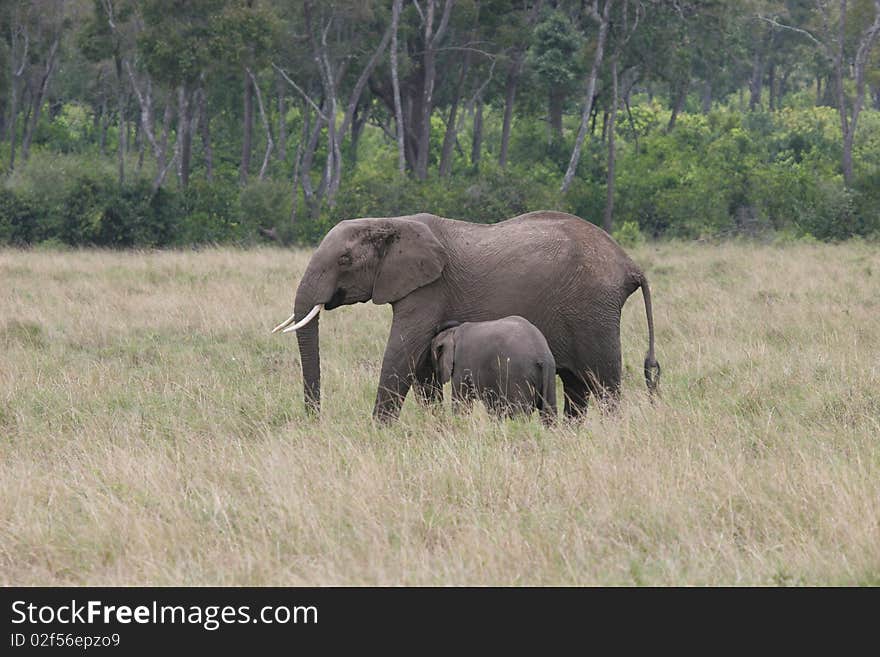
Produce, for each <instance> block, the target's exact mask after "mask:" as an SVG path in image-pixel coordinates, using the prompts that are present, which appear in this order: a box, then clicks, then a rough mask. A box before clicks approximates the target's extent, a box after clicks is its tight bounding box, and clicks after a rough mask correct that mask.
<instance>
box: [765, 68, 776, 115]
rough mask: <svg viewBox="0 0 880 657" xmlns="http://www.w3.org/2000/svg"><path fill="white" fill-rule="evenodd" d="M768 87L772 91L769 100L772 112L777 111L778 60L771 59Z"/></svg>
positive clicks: (768, 71)
mask: <svg viewBox="0 0 880 657" xmlns="http://www.w3.org/2000/svg"><path fill="white" fill-rule="evenodd" d="M767 88H768V91H769V92H770V99H769V100H768V101H767V103H768V106H769V108H770V111H771V112H775V111H776V62H775V61H773V60H772V59H771V60H770V67H769V69H768V70H767Z"/></svg>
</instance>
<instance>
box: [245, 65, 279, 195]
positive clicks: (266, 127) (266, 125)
mask: <svg viewBox="0 0 880 657" xmlns="http://www.w3.org/2000/svg"><path fill="white" fill-rule="evenodd" d="M247 74H248V75H249V76H250V78H251V84H253V87H254V92H255V93H256V96H257V107H259V109H260V119H261V120H262V122H263V129H264V130H265V131H266V154H265V155H264V156H263V164H262V165H261V166H260V176H259V179H260V180H262V179H263V177H264V176H265V175H266V167H268V166H269V156H270V155H272V149H273V148H274V146H275V142H274V140H273V139H272V130H271V128H270V127H269V119H268V117H267V116H266V111H265V108H264V107H263V94H262V93H260V85H259V84H258V83H257V78H255V77H254V74H253V72H252V71H251V70H250V69H247Z"/></svg>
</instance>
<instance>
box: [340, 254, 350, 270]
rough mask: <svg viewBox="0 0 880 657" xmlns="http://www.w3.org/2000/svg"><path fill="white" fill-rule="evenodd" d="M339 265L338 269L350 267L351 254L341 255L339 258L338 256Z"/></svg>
mask: <svg viewBox="0 0 880 657" xmlns="http://www.w3.org/2000/svg"><path fill="white" fill-rule="evenodd" d="M339 265H340V267H348V266H349V265H351V254H350V253H343V254H342V255H341V256H339Z"/></svg>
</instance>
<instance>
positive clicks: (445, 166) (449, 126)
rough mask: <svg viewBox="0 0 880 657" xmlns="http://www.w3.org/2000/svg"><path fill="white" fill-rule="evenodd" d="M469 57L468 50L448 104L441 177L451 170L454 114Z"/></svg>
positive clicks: (459, 98) (441, 154) (454, 131)
mask: <svg viewBox="0 0 880 657" xmlns="http://www.w3.org/2000/svg"><path fill="white" fill-rule="evenodd" d="M470 59H471V53H470V51H468V52H467V54H466V55H465V56H464V60H463V62H462V64H461V72H460V73H459V75H458V83H457V84H456V86H455V96H454V97H453V99H452V103H451V104H450V106H449V120H448V121H447V122H446V133H445V134H444V135H443V149H442V151H441V153H440V177H441V178H445V177H447V176H448V175H449V174H450V172H451V171H452V147H453V146H454V144H455V140H456V116H457V114H458V104H459V102H460V100H461V92H462V87H463V86H464V80H465V78H466V77H467V72H468V68H469V67H470Z"/></svg>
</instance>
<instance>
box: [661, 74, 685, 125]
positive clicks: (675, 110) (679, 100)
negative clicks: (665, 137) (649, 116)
mask: <svg viewBox="0 0 880 657" xmlns="http://www.w3.org/2000/svg"><path fill="white" fill-rule="evenodd" d="M690 86H691V81H690V78H684V79H683V80H682V81H681V82H680V84H679V87H678V93H677V94H676V96H675V103H674V104H673V106H672V114H670V115H669V123H668V124H667V126H666V132H671V131H672V129H673V128H675V122H676V120H677V119H678V115H679V114H681V112H682V110H684V103H685V101H686V100H687V95H688V89H689V88H690Z"/></svg>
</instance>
